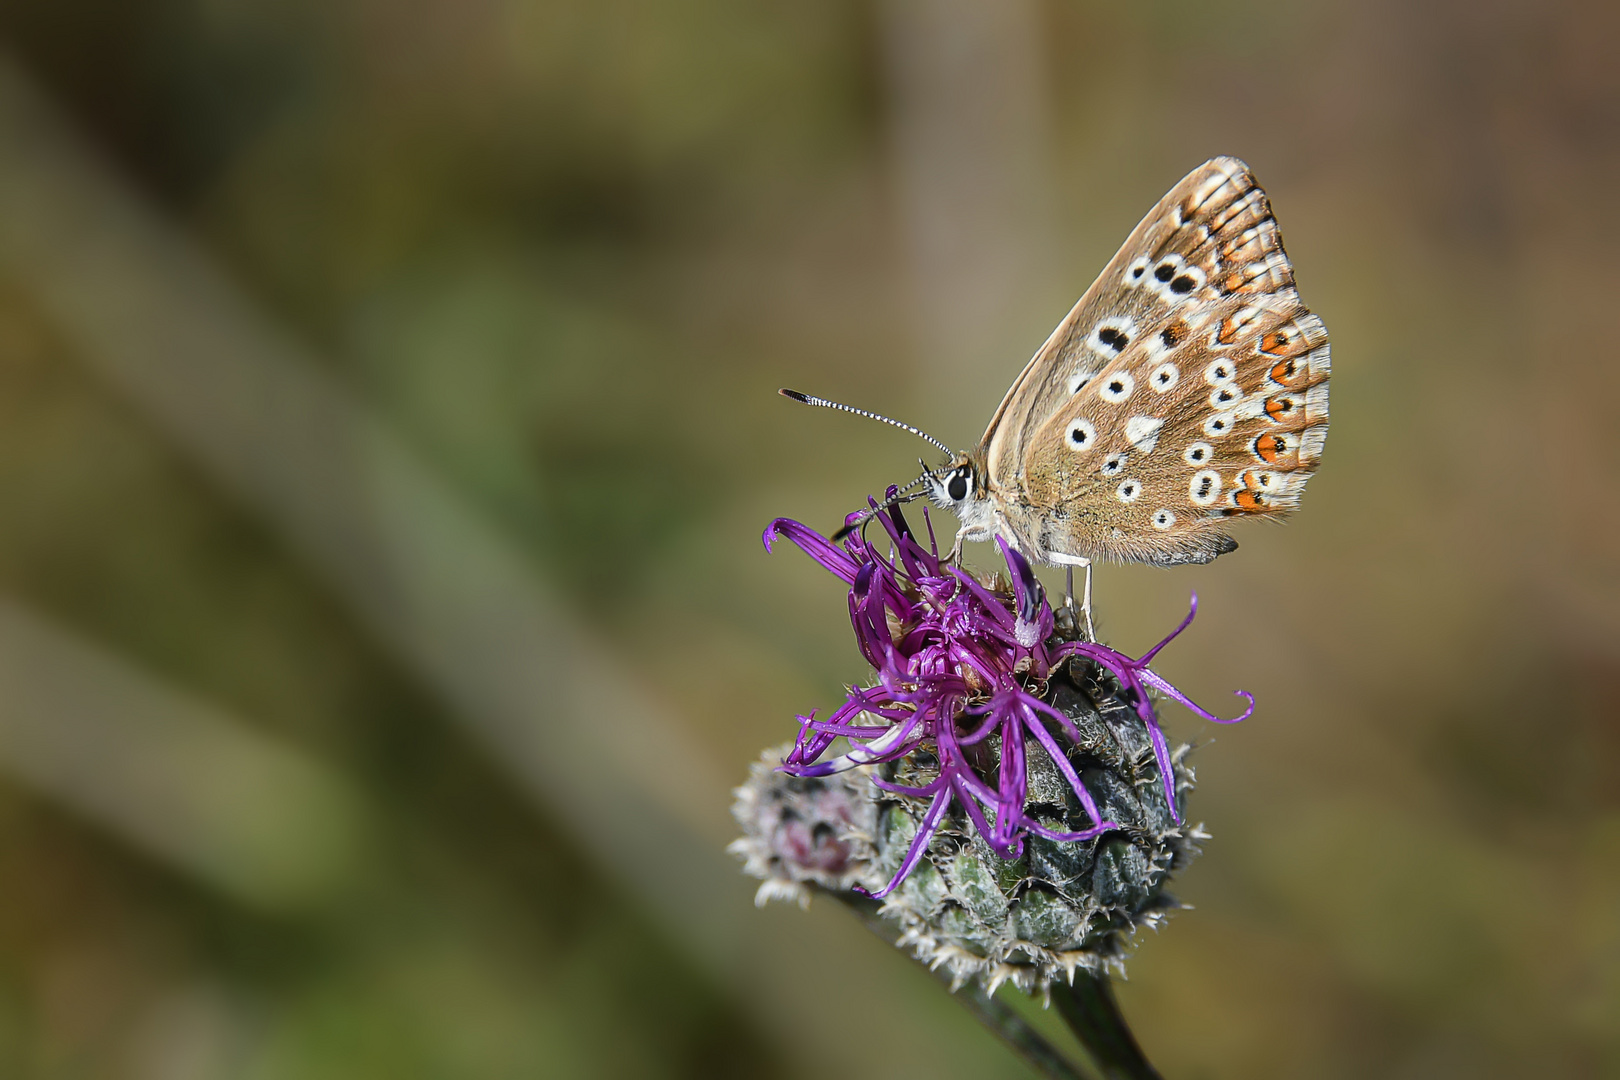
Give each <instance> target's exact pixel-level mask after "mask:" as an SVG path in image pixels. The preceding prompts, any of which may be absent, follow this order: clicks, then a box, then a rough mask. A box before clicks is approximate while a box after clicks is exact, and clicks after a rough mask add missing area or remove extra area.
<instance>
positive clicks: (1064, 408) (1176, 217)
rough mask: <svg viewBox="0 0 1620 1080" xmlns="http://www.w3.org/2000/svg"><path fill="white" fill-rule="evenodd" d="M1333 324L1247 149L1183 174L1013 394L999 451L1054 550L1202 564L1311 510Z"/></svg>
mask: <svg viewBox="0 0 1620 1080" xmlns="http://www.w3.org/2000/svg"><path fill="white" fill-rule="evenodd" d="M1328 373H1329V354H1328V344H1327V333H1326V330H1325V328H1324V327H1323V325H1322V323H1321V320H1320V319H1317V318H1316V316H1314V315H1312V314H1311V313H1310V312H1309V311H1308V310H1307V309H1306V308H1305V307H1304V306H1303V304H1301V302H1300V300H1299V296H1298V293H1297V292H1296V291H1295V289H1294V278H1293V268H1292V266H1291V264H1290V263H1289V261H1288V257H1287V255H1286V253H1285V252H1284V250H1283V246H1282V238H1281V235H1280V233H1279V232H1278V230H1277V226H1276V222H1275V220H1274V219H1273V218H1272V216H1271V208H1270V203H1269V201H1268V200H1267V198H1266V196H1265V193H1264V192H1263V191H1262V190H1261V189H1260V188H1259V186H1258V185H1256V184H1255V182H1254V178H1253V176H1252V174H1250V173H1249V170H1248V169H1247V167H1246V166H1244V165H1243V164H1242V163H1241V162H1239V161H1237V160H1236V159H1233V158H1217V159H1215V160H1213V161H1210V162H1207V163H1206V164H1205V165H1203V166H1201V167H1200V168H1199V169H1196V170H1194V171H1193V172H1192V173H1191V174H1189V175H1188V176H1187V177H1186V178H1185V179H1183V180H1182V181H1181V183H1179V184H1177V185H1176V187H1175V188H1173V189H1172V190H1171V191H1170V192H1169V193H1168V194H1167V195H1166V196H1165V197H1164V198H1163V199H1161V200H1160V201H1159V204H1158V205H1157V206H1156V207H1155V208H1154V209H1153V211H1152V212H1151V213H1150V214H1149V215H1148V217H1147V218H1145V219H1144V220H1143V222H1142V223H1141V224H1140V225H1138V226H1137V228H1136V229H1135V230H1134V231H1133V232H1132V234H1131V236H1130V238H1129V239H1128V240H1127V241H1126V243H1125V245H1124V247H1122V248H1121V249H1120V251H1119V253H1118V254H1117V255H1115V257H1114V259H1113V260H1112V261H1111V262H1110V263H1109V264H1108V267H1107V268H1106V269H1105V270H1104V271H1103V273H1102V275H1101V276H1100V277H1099V278H1098V279H1097V282H1096V283H1095V284H1094V285H1093V286H1092V287H1091V288H1090V289H1089V290H1087V292H1086V295H1085V296H1084V297H1082V299H1081V300H1080V302H1079V303H1078V304H1076V305H1075V308H1074V310H1073V311H1071V312H1070V314H1069V317H1068V318H1066V319H1065V320H1064V322H1063V324H1062V325H1060V326H1059V327H1058V329H1057V331H1055V332H1054V333H1053V335H1052V337H1051V338H1050V339H1049V340H1048V341H1047V343H1046V345H1045V346H1044V347H1043V349H1042V350H1041V352H1040V353H1038V354H1037V356H1036V358H1035V360H1033V361H1031V363H1030V365H1029V367H1027V368H1026V369H1025V371H1024V373H1023V375H1021V376H1020V378H1019V380H1018V382H1016V383H1015V384H1014V387H1013V389H1012V391H1010V392H1009V394H1008V396H1007V400H1006V401H1004V402H1003V404H1002V408H1001V410H1000V411H998V413H997V415H996V419H995V420H994V421H992V423H991V426H990V430H989V431H987V432H986V435H985V442H984V444H983V445H984V451H985V453H986V461H987V464H988V468H989V475H990V480H991V484H992V489H993V490H999V491H1000V492H1001V493H1002V494H1001V499H1002V500H1003V502H1004V503H1005V504H1006V507H1005V509H1006V510H1007V512H1008V513H1009V516H1012V517H1016V518H1021V519H1023V520H1025V521H1027V522H1039V523H1040V527H1041V535H1040V536H1039V538H1038V541H1039V546H1040V547H1041V548H1042V549H1043V550H1046V551H1056V552H1058V553H1061V554H1070V555H1080V556H1085V557H1106V558H1116V559H1127V560H1133V561H1147V562H1160V563H1174V562H1189V561H1195V562H1202V561H1207V560H1208V559H1211V558H1214V557H1215V556H1216V555H1218V554H1220V553H1221V552H1223V551H1226V550H1230V548H1231V547H1232V546H1233V545H1232V544H1231V541H1230V540H1229V539H1227V538H1226V537H1225V535H1224V532H1223V526H1224V524H1225V523H1226V521H1228V520H1229V519H1230V518H1232V517H1236V516H1262V517H1264V516H1275V515H1278V514H1281V513H1283V512H1286V511H1287V510H1290V509H1292V508H1293V507H1295V506H1297V505H1298V501H1299V494H1300V491H1301V489H1302V488H1303V486H1304V482H1305V480H1306V479H1308V478H1309V476H1310V475H1311V471H1312V470H1313V469H1314V467H1315V463H1316V460H1317V459H1318V458H1319V457H1320V454H1321V450H1322V444H1323V440H1324V438H1325V435H1326V430H1327V379H1328Z"/></svg>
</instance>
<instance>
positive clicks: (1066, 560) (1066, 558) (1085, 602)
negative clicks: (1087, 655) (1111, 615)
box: [1046, 551, 1097, 641]
mask: <svg viewBox="0 0 1620 1080" xmlns="http://www.w3.org/2000/svg"><path fill="white" fill-rule="evenodd" d="M1046 557H1047V558H1048V559H1050V560H1051V561H1052V562H1053V563H1054V564H1055V565H1057V566H1063V567H1067V568H1068V572H1069V602H1070V603H1071V604H1072V603H1073V602H1074V568H1075V567H1076V566H1078V567H1080V568H1081V569H1083V570H1084V571H1085V572H1086V584H1085V594H1084V596H1083V598H1082V599H1081V601H1080V614H1082V615H1084V616H1085V617H1086V637H1087V638H1088V639H1090V640H1092V641H1096V640H1097V631H1096V629H1095V628H1094V627H1093V626H1092V625H1091V560H1090V559H1082V558H1081V557H1080V556H1078V555H1060V554H1058V553H1057V552H1055V551H1052V552H1048V553H1047V556H1046Z"/></svg>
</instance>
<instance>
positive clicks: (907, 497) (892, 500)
mask: <svg viewBox="0 0 1620 1080" xmlns="http://www.w3.org/2000/svg"><path fill="white" fill-rule="evenodd" d="M917 464H919V465H921V466H922V467H923V474H922V475H921V476H919V477H917V479H915V480H913V481H912V482H911V483H909V484H907V485H906V486H905V487H903V488H900V489H899V490H898V491H896V492H895V493H894V494H893V495H892V496H890V497H889V498H887V499H884V500H883V501H882V502H880V503H878V504H877V506H876V507H875V508H873V507H868V508H867V509H865V510H862V511H861V512H860V515H859V516H858V517H856V518H855V520H854V521H848V522H845V523H844V527H843V528H841V529H839V530H838V531H837V532H835V533H833V534H832V541H833V543H835V544H836V543H838V541H840V540H842V539H843V538H844V537H846V536H848V535H849V534H850V533H852V532H854V531H855V530H856V529H858V528H860V527H861V526H862V525H865V524H866V523H867V522H868V521H871V520H872V515H874V514H876V513H877V512H878V511H879V510H888V509H890V508H892V507H895V506H898V505H900V504H901V503H908V502H910V501H911V500H912V499H915V498H918V497H919V496H921V495H922V492H920V491H918V492H915V493H914V492H913V491H912V489H913V488H919V487H922V486H923V485H924V484H926V483H927V482H928V481H929V479H931V478H932V477H933V475H934V474H933V473H932V472H931V471H930V470H929V468H928V465H927V464H926V463H925V462H921V461H919V462H918V463H917Z"/></svg>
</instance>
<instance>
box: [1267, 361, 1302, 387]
mask: <svg viewBox="0 0 1620 1080" xmlns="http://www.w3.org/2000/svg"><path fill="white" fill-rule="evenodd" d="M1297 374H1299V365H1298V364H1295V363H1294V362H1293V361H1292V360H1284V361H1282V362H1281V363H1277V364H1273V365H1272V368H1271V381H1272V382H1279V383H1282V384H1283V385H1285V386H1286V385H1287V384H1288V383H1289V382H1290V381H1291V380H1292V379H1293V378H1294V376H1295V375H1297Z"/></svg>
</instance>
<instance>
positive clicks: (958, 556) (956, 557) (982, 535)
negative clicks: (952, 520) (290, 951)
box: [945, 525, 996, 566]
mask: <svg viewBox="0 0 1620 1080" xmlns="http://www.w3.org/2000/svg"><path fill="white" fill-rule="evenodd" d="M995 537H996V534H995V533H994V532H992V531H991V530H989V529H987V528H985V527H984V526H982V525H964V526H962V527H961V528H960V529H957V530H956V543H954V544H952V545H951V553H950V554H949V555H947V556H945V561H946V562H948V563H954V564H955V565H957V566H961V565H962V545H963V544H964V543H966V542H967V541H969V540H972V541H974V542H979V541H989V540H994V539H995Z"/></svg>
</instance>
